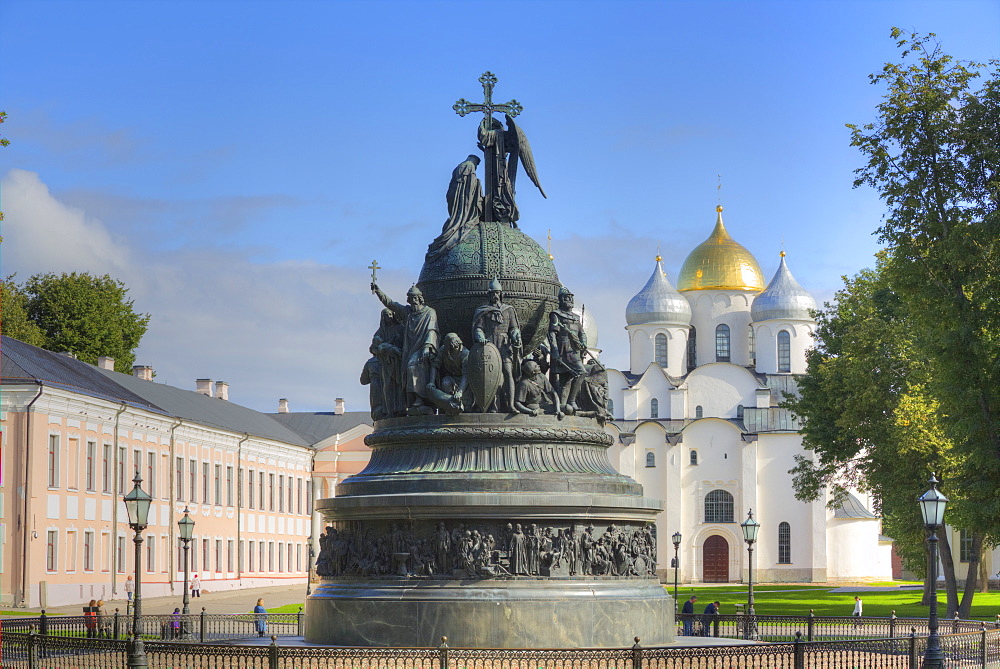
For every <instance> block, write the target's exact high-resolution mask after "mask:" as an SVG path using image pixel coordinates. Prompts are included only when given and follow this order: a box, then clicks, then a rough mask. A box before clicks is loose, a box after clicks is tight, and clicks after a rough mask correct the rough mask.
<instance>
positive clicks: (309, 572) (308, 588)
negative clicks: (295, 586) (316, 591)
mask: <svg viewBox="0 0 1000 669" xmlns="http://www.w3.org/2000/svg"><path fill="white" fill-rule="evenodd" d="M314 555H316V553H315V551H313V538H312V535H311V534H310V535H309V564H307V565H306V567H307V568H306V597H308V596H309V595H311V594H312V573H313V556H314Z"/></svg>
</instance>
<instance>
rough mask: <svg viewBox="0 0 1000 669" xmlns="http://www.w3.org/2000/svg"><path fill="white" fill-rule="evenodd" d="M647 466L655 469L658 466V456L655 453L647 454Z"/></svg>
mask: <svg viewBox="0 0 1000 669" xmlns="http://www.w3.org/2000/svg"><path fill="white" fill-rule="evenodd" d="M646 466H647V467H655V466H656V454H655V453H653V451H649V452H648V453H646Z"/></svg>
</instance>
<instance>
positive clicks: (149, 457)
mask: <svg viewBox="0 0 1000 669" xmlns="http://www.w3.org/2000/svg"><path fill="white" fill-rule="evenodd" d="M146 482H147V485H148V487H147V488H146V492H148V493H149V496H150V497H156V453H146Z"/></svg>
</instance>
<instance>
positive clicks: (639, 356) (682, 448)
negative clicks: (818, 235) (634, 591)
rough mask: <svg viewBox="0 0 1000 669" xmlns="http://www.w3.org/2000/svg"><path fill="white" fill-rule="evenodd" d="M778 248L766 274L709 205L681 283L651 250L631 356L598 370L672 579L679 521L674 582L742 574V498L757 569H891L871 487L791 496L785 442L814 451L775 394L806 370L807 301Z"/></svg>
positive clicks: (885, 574) (872, 573)
mask: <svg viewBox="0 0 1000 669" xmlns="http://www.w3.org/2000/svg"><path fill="white" fill-rule="evenodd" d="M784 255H785V254H784V252H782V253H781V261H780V264H779V266H778V270H777V272H776V273H775V274H774V277H773V278H772V279H771V281H770V283H768V284H767V285H766V286H765V283H764V276H763V274H762V272H761V269H760V265H759V264H758V263H757V260H756V259H755V258H754V256H753V255H752V254H751V253H750V252H749V251H748V250H747V249H746V248H744V247H743V246H741V245H740V244H739V243H737V242H736V241H735V240H734V239H733V238H732V237H730V235H729V233H728V232H727V231H726V228H725V226H724V225H723V222H722V207H718V208H717V219H716V223H715V228H714V229H713V230H712V233H711V235H710V236H709V237H708V239H707V240H705V241H704V242H703V243H702V244H700V245H699V246H698V247H697V248H695V249H694V250H693V251H692V252H691V254H690V255H689V256H688V257H687V259H686V260H685V261H684V264H683V266H682V267H681V269H680V274H679V276H678V280H677V288H676V289H675V288H674V287H673V286H672V285H671V283H670V281H669V280H668V278H667V275H666V273H665V272H664V270H663V267H662V265H661V258H660V257H659V256H657V258H656V264H655V266H654V267H653V268H652V269H653V271H652V275H651V276H650V277H649V280H648V281H647V282H646V285H645V286H643V287H642V289H641V290H640V291H639V292H638V293H637V294H636V295H635V296H634V297H633V298H632V299H631V300H630V301H629V303H628V307H627V308H626V310H625V319H626V323H627V325H626V329H627V330H628V333H629V344H630V353H631V360H630V368H629V369H628V370H627V371H618V370H608V381H609V397H610V399H611V404H612V406H611V411H612V415H613V417H614V421H613V423H609V425H608V429H609V430H610V431H611V433H612V434H613V436H614V437H615V446H613V447H612V449H611V458H612V462H613V463H614V464H615V465H616V466H617V468H618V470H619V471H620V472H622V473H623V474H626V475H628V476H632V477H633V478H635V479H636V480H637V481H638V482H640V483H641V484H642V485H643V486H644V488H645V494H646V495H647V496H649V497H654V498H658V499H662V500H664V501H665V503H666V508H665V510H664V511H663V513H661V514H660V516H659V518H658V520H657V523H656V530H657V537H658V541H657V545H658V551H659V555H658V556H657V558H658V559H657V562H658V564H659V566H660V573H661V575H662V576H664V577H666V580H668V581H672V580H673V578H674V573H673V570H672V569H669V568H667V567H668V566H669V565H670V564H671V559H672V558H673V557H674V547H673V543H672V541H671V537H672V535H674V533H676V532H680V535H681V542H680V547H679V548H680V552H679V555H680V560H679V562H680V573H679V578H680V581H681V582H684V583H699V582H705V583H712V582H716V583H724V582H732V581H742V580H745V579H746V576H747V569H748V553H747V546H746V544H745V543H744V541H743V535H742V532H741V528H740V523H741V522H743V521H744V520H745V519H746V518H747V513H748V511H750V510H753V515H754V518H755V519H756V520H757V521H758V522H759V523H760V533H759V535H758V539H757V543H756V544H755V545H754V556H753V560H754V580H755V581H764V582H813V581H816V582H820V581H858V580H889V579H891V578H892V558H891V551H892V542H891V540H890V539H888V538H887V537H884V536H882V535H881V521H880V519H879V518H878V517H877V516H875V515H874V514H873V513H872V512H871V508H872V506H871V501H870V500H869V499H868V498H867V497H865V496H864V495H862V494H860V493H856V494H855V495H853V496H851V498H850V499H848V500H847V502H845V503H844V504H842V505H840V506H838V507H836V508H833V509H831V508H828V505H827V502H828V501H829V500H828V499H825V498H821V499H819V500H817V501H816V502H813V503H804V502H800V501H798V500H796V499H795V494H794V490H793V488H792V477H791V475H790V474H789V473H788V470H789V469H791V468H792V467H793V466H794V459H793V458H794V456H795V455H797V454H805V455H810V452H808V451H805V450H804V449H803V448H802V437H801V435H800V434H799V431H798V430H799V427H798V424H797V422H796V421H795V419H794V417H793V416H792V415H791V414H790V412H789V411H788V410H787V409H784V408H781V406H780V404H781V403H782V401H783V398H784V394H785V393H794V392H796V387H797V386H796V375H798V374H803V373H804V372H805V371H806V357H805V354H806V350H807V349H809V348H810V346H812V343H813V332H814V330H815V327H816V324H815V321H814V320H813V319H812V316H811V315H810V310H812V309H815V308H816V302H815V300H814V299H813V297H812V296H811V295H810V294H809V293H808V292H806V291H805V290H804V289H803V288H802V287H801V286H800V285H799V283H798V282H797V281H796V280H795V279H794V277H792V274H791V272H790V271H789V269H788V266H787V264H786V262H785V257H784ZM588 320H589V319H588ZM594 334H595V335H596V332H595V333H594ZM594 339H596V337H595V338H594ZM593 341H594V340H592V342H593ZM591 345H592V346H596V343H592V344H591Z"/></svg>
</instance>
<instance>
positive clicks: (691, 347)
mask: <svg viewBox="0 0 1000 669" xmlns="http://www.w3.org/2000/svg"><path fill="white" fill-rule="evenodd" d="M697 334H698V333H697V332H695V329H694V327H692V328H691V329H690V330H688V371H689V372H690V371H691V370H692V369H694V368H695V367H697V366H698V337H697Z"/></svg>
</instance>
